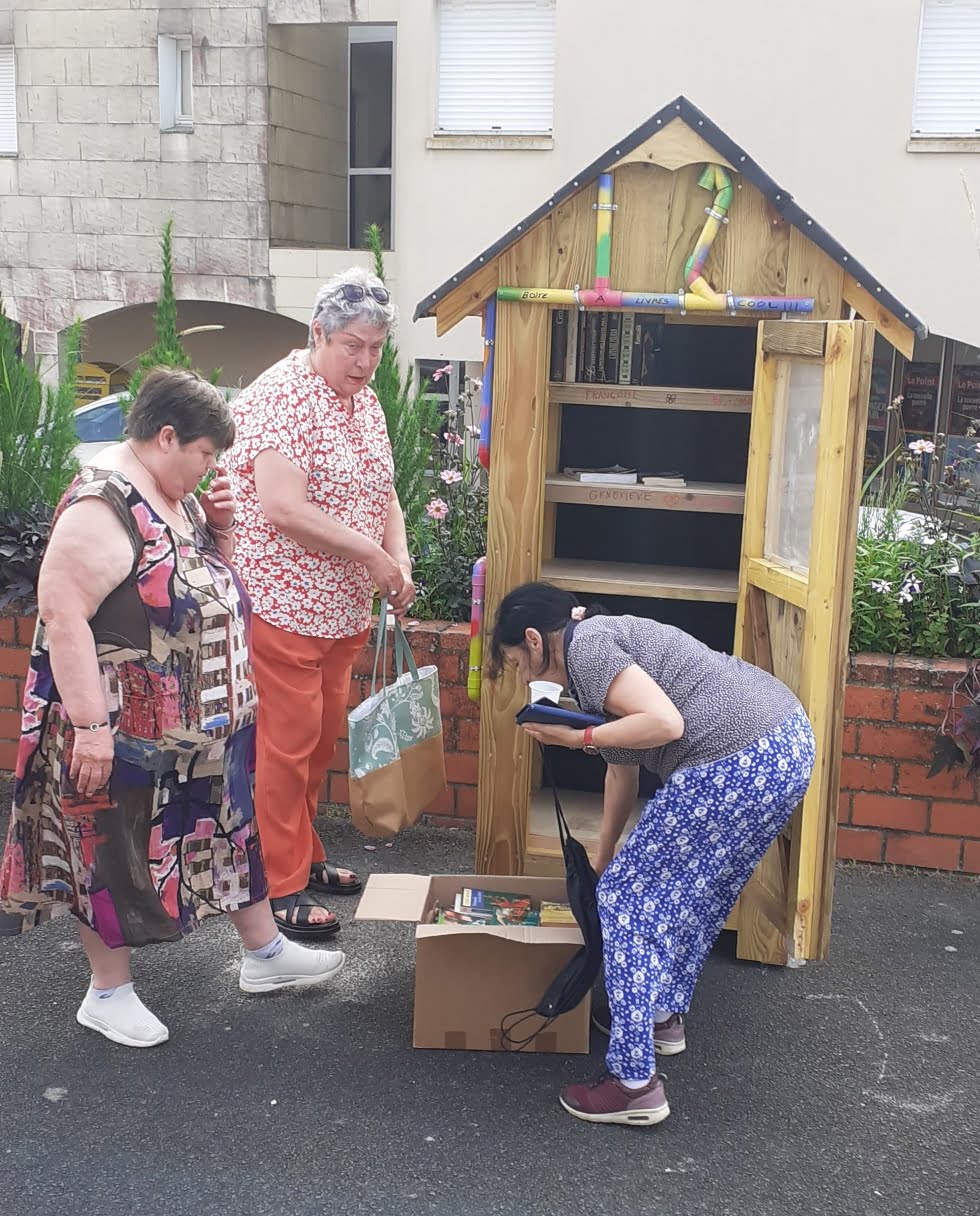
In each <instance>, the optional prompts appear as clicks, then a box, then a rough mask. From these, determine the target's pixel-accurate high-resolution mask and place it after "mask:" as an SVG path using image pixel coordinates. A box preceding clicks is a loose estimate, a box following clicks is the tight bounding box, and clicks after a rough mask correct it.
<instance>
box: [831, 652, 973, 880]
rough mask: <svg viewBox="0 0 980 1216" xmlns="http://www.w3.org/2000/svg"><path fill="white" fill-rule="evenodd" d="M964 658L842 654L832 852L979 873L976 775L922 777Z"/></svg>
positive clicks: (959, 773) (958, 771)
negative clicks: (845, 659) (844, 673)
mask: <svg viewBox="0 0 980 1216" xmlns="http://www.w3.org/2000/svg"><path fill="white" fill-rule="evenodd" d="M969 666H970V664H969V661H968V660H966V659H920V658H913V657H911V656H909V655H887V654H884V655H882V654H859V655H856V656H854V658H853V659H852V660H851V669H850V676H849V679H848V686H847V696H846V699H845V702H844V708H845V714H846V717H845V725H844V746H843V760H842V763H841V796H840V809H839V815H838V818H839V827H838V831H837V855H838V857H848V858H852V859H854V860H856V861H886V862H893V863H894V864H896V865H903V866H924V867H928V868H930V869H937V870H963V871H966V872H967V873H970V874H978V873H980V806H978V802H977V793H978V785H977V779H976V778H974V777H969V776H967V775H966V772H965V770H964V769H956V770H954V771H953V772H951V773H945V774H943V775H942V776H940V777H929V775H928V774H929V767H930V765H931V763H932V751H933V742H934V739H935V731H936V727H937V726H938V725H939V724H940V722H942V719H943V714H944V713H945V712H946V708H947V706H948V704H949V692H950V689H951V688H952V687H953V685H954V684H955V683H956V681H957V680H958V679H959V678H960V676H961V675H962V674H963V673H964V672H965V671H966V670H967V668H968V667H969Z"/></svg>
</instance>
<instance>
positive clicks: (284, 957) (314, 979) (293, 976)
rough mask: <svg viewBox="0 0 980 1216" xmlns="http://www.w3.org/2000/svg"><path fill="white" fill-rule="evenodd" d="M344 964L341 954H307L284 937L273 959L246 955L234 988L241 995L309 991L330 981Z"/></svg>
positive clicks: (324, 951)
mask: <svg viewBox="0 0 980 1216" xmlns="http://www.w3.org/2000/svg"><path fill="white" fill-rule="evenodd" d="M346 961H347V955H346V954H344V952H343V950H308V949H307V948H306V947H305V946H300V945H299V944H298V943H297V942H293V941H290V940H289V938H288V937H284V938H283V947H282V950H281V951H280V952H279V954H277V955H276V957H275V958H253V956H252V955H251V954H248V953H247V952H246V954H245V960H244V962H243V963H242V970H241V974H240V976H239V979H238V986H239V988H241V990H242V992H278V991H279V989H280V988H312V987H313V985H314V984H323V983H326V981H327V980H329V979H333V977H334V976H335V975H337V974H338V973H339V972H340V971H341V970H342V969H343V966H344V963H345V962H346Z"/></svg>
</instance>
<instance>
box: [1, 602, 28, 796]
mask: <svg viewBox="0 0 980 1216" xmlns="http://www.w3.org/2000/svg"><path fill="white" fill-rule="evenodd" d="M33 637H34V618H33V617H24V616H8V615H5V614H3V613H0V773H4V772H12V771H13V769H14V768H16V766H17V743H18V740H19V739H20V707H21V703H22V702H23V699H24V677H25V676H26V675H27V660H28V658H29V656H30V648H31V639H32V638H33Z"/></svg>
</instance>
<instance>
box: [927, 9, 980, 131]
mask: <svg viewBox="0 0 980 1216" xmlns="http://www.w3.org/2000/svg"><path fill="white" fill-rule="evenodd" d="M977 81H980V0H922V18H921V25H920V29H919V61H918V67H917V71H916V79H915V100H914V102H913V106H912V136H913V138H915V137H916V136H920V137H923V136H924V137H930V136H931V137H933V138H935V137H939V138H943V137H952V138H960V139H963V138H970V137H980V88H978V87H977Z"/></svg>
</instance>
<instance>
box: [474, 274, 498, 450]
mask: <svg viewBox="0 0 980 1216" xmlns="http://www.w3.org/2000/svg"><path fill="white" fill-rule="evenodd" d="M496 335H497V301H496V300H495V299H494V297H493V296H490V298H489V299H488V300H487V303H486V307H485V309H484V313H483V388H482V389H481V390H480V447H479V450H478V452H477V459H478V460H479V462H480V464H482V465H483V467H484V468H485V469H486V470H487V472H489V471H490V424H491V422H492V421H493V364H494V358H493V347H494V342H495V340H496Z"/></svg>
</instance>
